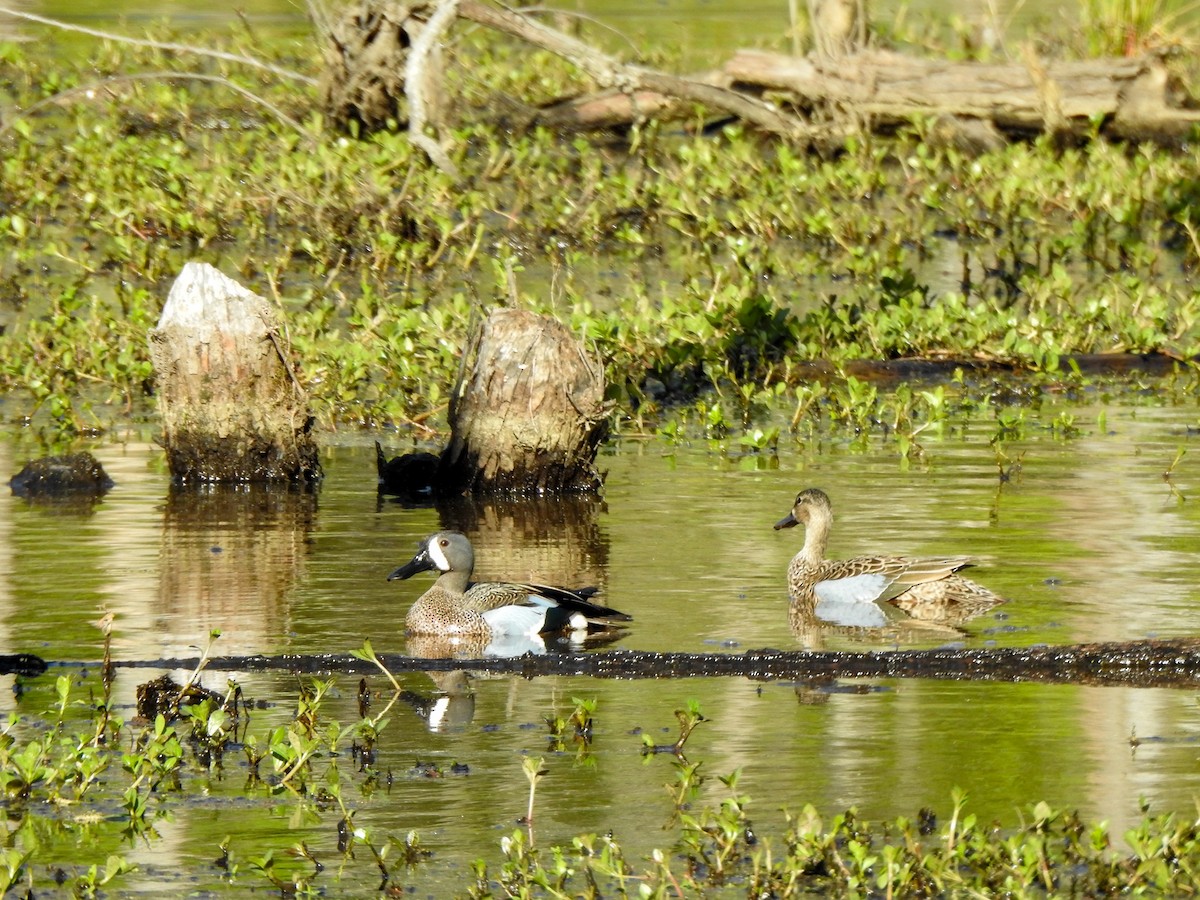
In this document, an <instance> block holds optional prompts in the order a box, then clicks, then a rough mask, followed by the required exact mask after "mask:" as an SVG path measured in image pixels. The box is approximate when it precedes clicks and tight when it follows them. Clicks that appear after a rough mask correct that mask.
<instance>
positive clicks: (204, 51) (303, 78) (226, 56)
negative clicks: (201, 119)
mask: <svg viewBox="0 0 1200 900" xmlns="http://www.w3.org/2000/svg"><path fill="white" fill-rule="evenodd" d="M0 13H7V14H8V15H10V16H16V17H17V18H18V19H26V20H28V21H30V22H37V23H38V24H39V25H49V26H51V27H53V28H60V29H62V30H63V31H75V32H78V33H80V34H86V35H88V36H90V37H94V38H100V39H101V40H105V41H119V42H120V43H124V44H133V45H134V46H136V47H150V48H152V49H155V50H167V51H170V52H172V53H191V54H194V55H196V56H211V57H212V58H214V59H223V60H225V61H226V62H233V63H240V64H241V65H245V66H251V67H253V68H256V69H263V70H264V71H267V72H271V73H272V74H275V75H280V76H282V77H284V78H290V79H292V80H294V81H300V82H303V83H304V84H312V85H315V84H316V83H317V81H316V79H315V78H309V77H308V76H307V75H301V74H300V73H299V72H293V71H291V70H290V69H284V68H282V67H280V66H276V65H272V64H271V63H265V62H263V61H262V60H258V59H254V58H253V57H250V56H241V55H239V54H237V53H226V52H224V51H223V50H210V49H208V48H207V47H192V46H189V45H187V44H170V43H162V42H160V41H151V40H146V39H144V38H134V37H126V36H125V35H123V34H114V33H112V32H111V31H99V30H97V29H95V28H85V27H84V26H82V25H72V24H70V23H68V22H60V21H59V20H57V19H49V18H47V17H46V16H39V15H37V14H36V13H31V12H25V11H23V10H19V9H13V8H12V7H8V6H0Z"/></svg>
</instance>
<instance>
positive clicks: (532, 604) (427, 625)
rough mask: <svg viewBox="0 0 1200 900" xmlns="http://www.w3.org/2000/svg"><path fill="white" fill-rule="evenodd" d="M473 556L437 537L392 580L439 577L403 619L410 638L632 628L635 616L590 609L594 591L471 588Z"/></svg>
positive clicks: (449, 537) (447, 536)
mask: <svg viewBox="0 0 1200 900" xmlns="http://www.w3.org/2000/svg"><path fill="white" fill-rule="evenodd" d="M474 568H475V551H474V550H473V549H472V548H471V542H470V541H469V540H467V537H466V535H463V534H459V533H458V532H457V531H439V532H438V533H437V534H434V535H431V536H430V537H427V538H426V539H425V540H423V541H421V543H420V544H419V545H418V549H417V555H416V556H414V557H413V558H412V559H411V560H409V561H408V562H407V563H405V564H404V565H402V566H401V567H400V568H398V569H396V571H394V572H392V574H391V575H389V576H388V581H395V580H396V579H398V578H411V577H412V576H413V575H416V574H417V573H418V572H425V571H428V570H430V569H436V570H437V571H439V572H441V575H440V576H438V580H437V581H435V582H434V583H433V587H431V588H430V589H429V590H427V591H426V592H425V593H424V594H422V595H421V596H420V597H418V598H417V600H416V602H415V603H413V605H412V608H411V609H409V611H408V615H407V616H406V617H405V620H404V624H405V627H406V628H407V630H408V633H409V634H410V635H437V636H442V635H453V636H461V637H474V638H498V637H504V636H510V635H514V636H515V635H538V634H547V633H551V632H556V631H584V630H587V629H591V628H605V627H610V626H611V625H612V624H613V623H615V622H628V621H630V620H631V619H632V616H627V615H625V613H622V612H617V611H616V610H615V609H609V608H608V607H607V606H600V605H599V604H596V603H591V602H590V601H589V600H588V599H587V598H588V597H590V596H591V595H592V594H593V593H595V589H594V588H584V589H583V590H579V591H572V590H567V589H566V588H559V587H550V586H548V585H544V584H509V583H506V582H497V581H491V582H486V581H485V582H480V583H478V584H474V583H472V582H471V572H472V570H473V569H474Z"/></svg>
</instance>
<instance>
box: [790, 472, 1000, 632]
mask: <svg viewBox="0 0 1200 900" xmlns="http://www.w3.org/2000/svg"><path fill="white" fill-rule="evenodd" d="M798 524H803V525H804V528H805V534H804V547H803V549H801V551H800V552H799V553H797V554H796V555H795V557H794V558H793V559H792V561H791V564H790V565H789V566H788V590H789V592H790V593H791V595H792V601H793V603H794V604H798V605H799V606H800V607H801V608H803V609H811V608H813V607H814V606H815V605H816V603H817V601H818V600H819V599H821V600H824V599H827V598H829V597H831V596H832V597H836V598H837V599H840V600H844V601H845V602H849V603H858V602H863V603H869V602H877V603H890V604H891V605H892V606H894V607H896V608H897V609H900V610H902V611H904V612H905V613H907V614H908V615H909V616H910V617H912V618H913V619H917V620H920V621H923V622H934V623H938V624H945V625H954V624H958V623H961V622H964V621H966V620H967V619H970V618H973V617H974V616H978V615H980V614H981V613H984V612H987V611H988V610H989V609H992V608H993V607H995V606H998V605H999V604H1001V603H1003V602H1004V598H1003V597H1000V596H999V595H997V594H995V593H993V592H992V591H989V590H988V589H987V588H985V587H982V586H980V585H978V584H976V583H975V582H973V581H970V580H968V579H966V578H964V577H962V576H961V575H959V574H958V572H959V570H960V569H963V568H965V567H967V566H969V565H972V563H971V559H970V557H967V556H947V557H903V556H857V557H854V558H853V559H844V560H827V559H825V548H826V547H827V545H828V542H829V530H830V527H831V526H832V524H833V506H832V504H831V503H830V502H829V497H828V495H827V494H826V493H825V492H824V491H822V490H820V489H818V488H807V489H805V490H803V491H801V492H800V493H799V494H798V495H797V496H796V502H795V503H794V504H793V506H792V511H791V512H790V513H789V514H788V515H787V516H785V517H784V518H783V519H781V520H780V521H779V522H777V523H776V525H775V528H776V530H778V529H781V528H791V527H792V526H794V525H798ZM818 585H820V587H819V588H818Z"/></svg>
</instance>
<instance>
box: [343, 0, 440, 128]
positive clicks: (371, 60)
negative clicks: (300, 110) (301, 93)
mask: <svg viewBox="0 0 1200 900" xmlns="http://www.w3.org/2000/svg"><path fill="white" fill-rule="evenodd" d="M430 10H431V5H430V4H426V3H422V2H415V3H404V2H392V0H363V2H362V3H359V4H357V5H355V6H352V7H350V8H348V9H347V10H346V11H345V12H344V13H343V14H342V15H341V16H340V17H339V18H336V19H330V20H329V21H328V22H327V23H325V24H324V30H325V32H326V33H325V34H324V35H323V36H324V38H325V68H324V70H323V71H322V73H321V80H320V92H321V106H322V108H323V109H324V110H325V114H326V115H327V116H329V117H330V119H331V120H332V121H334V122H337V123H338V124H339V125H341V126H342V127H343V128H348V127H350V126H351V124H354V125H356V126H357V127H358V129H359V130H361V131H363V132H367V131H377V130H379V129H383V128H388V127H393V128H394V127H403V126H405V125H407V124H408V120H409V111H408V100H407V98H408V95H407V94H406V79H407V78H408V77H410V76H413V75H417V76H418V83H417V84H415V85H414V86H413V88H412V90H413V92H414V94H415V96H416V97H417V98H418V106H419V107H420V108H419V110H417V111H416V118H417V119H418V122H417V124H418V127H420V126H423V125H424V124H425V123H426V122H428V123H430V124H432V125H434V126H436V125H438V124H440V123H441V122H442V121H443V120H444V118H445V116H446V107H447V104H446V92H445V87H444V85H443V77H442V73H443V68H444V60H443V57H442V53H441V50H440V49H439V47H438V46H437V45H436V44H434V43H430V42H428V41H427V42H426V43H424V44H421V45H419V48H418V49H419V50H420V52H419V53H418V55H417V60H416V61H415V62H414V64H413V66H412V67H411V68H410V66H409V54H410V51H411V49H412V48H413V45H414V44H415V43H417V42H418V41H419V40H420V38H421V35H422V33H423V31H424V29H425V28H426V26H427V25H428V20H429V15H430Z"/></svg>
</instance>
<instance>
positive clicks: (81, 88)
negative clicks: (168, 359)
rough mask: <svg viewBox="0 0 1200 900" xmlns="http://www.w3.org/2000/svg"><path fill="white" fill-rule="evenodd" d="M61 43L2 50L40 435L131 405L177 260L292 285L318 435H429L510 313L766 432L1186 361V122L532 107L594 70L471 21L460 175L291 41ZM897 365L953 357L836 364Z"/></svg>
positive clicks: (96, 425) (1190, 212)
mask: <svg viewBox="0 0 1200 900" xmlns="http://www.w3.org/2000/svg"><path fill="white" fill-rule="evenodd" d="M69 37H70V45H69V46H70V48H71V49H70V51H69V52H68V51H67V49H66V46H62V47H60V48H59V49H56V45H58V44H59V43H60V42H66V41H67V37H65V36H63V35H59V34H56V33H55V32H54V31H52V30H51V31H45V32H39V33H38V34H37V36H36V38H35V39H34V40H33V41H31V42H29V43H24V44H16V43H10V44H4V45H0V74H2V75H3V79H4V81H5V83H6V84H9V85H11V87H10V91H11V97H10V98H9V99H8V101H7V103H6V109H5V110H4V111H3V126H2V128H3V130H2V132H0V141H2V142H3V143H4V145H5V155H4V161H3V166H4V170H3V171H4V179H3V184H2V186H0V234H3V235H4V237H5V244H6V248H5V253H4V257H3V262H2V264H0V283H2V284H3V285H4V288H5V290H4V295H3V298H2V303H0V324H2V325H3V326H4V331H5V334H6V336H7V337H8V338H9V340H8V341H5V342H4V349H3V350H0V390H2V391H4V392H5V393H6V394H7V395H8V396H10V398H13V399H14V400H16V399H20V400H21V402H20V403H15V402H14V403H13V404H12V406H13V408H14V409H20V412H19V413H18V414H17V419H18V421H22V420H24V419H29V420H32V421H36V422H38V423H41V424H44V425H45V426H46V428H47V433H48V435H49V437H48V438H47V439H48V440H60V441H61V440H69V438H70V436H71V435H73V434H80V433H86V432H88V431H94V430H96V429H103V428H104V427H105V426H106V424H107V423H108V422H111V421H112V419H113V417H119V416H121V415H123V414H125V415H128V414H134V415H145V414H146V410H147V409H148V404H146V402H145V401H146V398H147V397H148V396H149V395H150V394H151V392H152V391H153V375H152V371H151V367H150V363H149V355H148V349H147V340H146V334H147V332H148V330H149V329H150V328H151V327H152V326H153V324H154V322H155V320H156V319H157V316H158V313H159V310H160V309H161V306H162V303H163V300H164V299H165V294H166V291H167V288H168V287H169V285H170V282H171V280H172V279H173V278H174V277H175V276H176V275H177V274H178V273H179V271H180V270H181V269H182V266H183V264H184V263H185V262H186V261H188V260H190V259H203V260H205V261H208V262H211V263H212V264H214V265H216V266H218V267H219V268H221V269H222V270H223V271H225V273H226V274H227V275H230V276H231V277H235V278H238V279H239V280H241V281H242V282H243V283H245V284H246V285H247V286H248V287H250V288H251V289H252V290H255V291H256V292H258V293H260V294H262V295H263V296H266V297H268V298H270V299H271V300H272V301H273V302H275V303H277V304H278V305H279V306H280V308H281V311H282V313H283V315H284V317H285V319H286V322H287V325H286V328H287V337H288V339H289V342H290V345H289V346H290V352H291V354H292V356H293V358H294V360H295V362H296V364H297V366H298V368H299V371H300V375H301V378H302V380H303V382H304V383H305V385H306V387H307V388H308V389H309V391H310V393H311V396H312V399H313V404H314V409H315V412H316V414H317V418H318V422H317V424H318V427H319V428H323V429H325V430H330V429H345V428H366V429H381V428H382V429H389V430H391V429H396V430H397V431H398V432H399V435H400V436H401V437H402V438H406V437H409V436H411V437H412V439H413V440H415V441H418V442H419V441H420V440H422V439H426V438H430V437H432V435H433V432H434V431H435V430H437V429H440V428H441V427H442V426H441V423H440V421H439V417H440V416H441V415H442V413H443V411H444V408H445V403H446V398H447V395H448V392H449V390H450V388H451V386H452V385H453V383H454V377H455V374H456V371H457V366H458V360H459V355H460V352H461V348H462V347H463V346H464V344H465V342H466V340H467V334H468V329H469V327H470V323H471V321H472V315H473V313H474V311H476V310H478V309H480V308H483V309H486V308H488V307H490V306H492V305H495V304H502V305H513V306H522V307H526V308H530V309H532V310H534V311H537V312H547V313H550V314H552V315H556V316H558V317H559V318H560V319H561V320H563V321H564V322H565V323H566V324H567V325H568V327H570V328H571V330H572V331H573V332H574V333H576V334H578V335H579V336H581V337H582V338H583V339H584V340H585V341H587V342H588V343H590V344H591V345H592V346H594V347H595V348H596V352H597V354H598V355H599V356H600V358H602V359H603V361H604V362H605V370H606V379H607V383H608V395H607V398H606V399H607V401H608V402H609V404H610V407H611V409H612V414H611V429H612V432H613V433H614V434H617V435H620V434H621V433H622V432H623V431H624V432H630V431H633V432H637V433H645V432H647V431H654V430H662V429H663V428H664V427H665V428H666V430H667V431H668V432H669V433H670V434H672V435H679V434H689V435H693V436H702V437H725V436H727V435H729V434H731V433H732V434H734V435H736V436H749V439H750V443H751V444H752V445H754V444H755V443H756V439H755V438H754V436H755V435H758V438H757V444H759V445H761V446H757V447H756V449H766V448H768V447H769V445H770V444H771V443H772V442H773V441H778V440H779V439H780V438H781V437H782V436H784V435H787V434H789V433H793V434H797V435H799V436H800V438H801V439H803V437H804V436H805V435H806V434H809V435H811V434H812V430H813V429H822V430H831V431H833V432H838V431H840V430H849V431H851V432H852V433H861V432H863V431H875V432H876V433H887V434H889V435H891V436H892V439H895V440H898V441H899V442H900V444H899V449H900V450H901V452H908V450H909V449H910V448H911V447H912V446H913V445H914V444H915V443H916V442H915V435H916V434H918V433H919V431H920V429H922V428H924V427H928V426H929V425H931V424H937V423H938V422H940V421H942V420H943V419H944V417H945V416H946V415H947V414H949V413H952V412H954V411H955V410H961V409H965V410H967V411H976V412H977V411H978V410H979V409H980V407H982V408H983V409H984V411H985V412H986V411H987V410H988V407H989V406H990V405H992V404H993V403H995V402H996V401H997V400H999V402H1000V403H1001V404H1002V403H1004V402H1005V400H1004V398H1005V397H1006V396H1008V395H1010V394H1011V393H1012V391H1013V389H1009V388H1006V387H1002V386H1001V385H1000V384H999V382H1000V381H1004V382H1011V376H1012V374H1013V373H1020V374H1022V375H1028V376H1029V377H1028V378H1023V379H1021V380H1020V384H1021V387H1018V388H1015V391H1016V393H1017V395H1018V396H1017V399H1018V400H1030V399H1032V398H1034V397H1036V396H1037V395H1038V394H1039V393H1040V392H1041V391H1042V390H1044V389H1050V390H1054V391H1056V392H1062V391H1064V390H1065V391H1070V390H1075V389H1079V388H1083V387H1086V386H1087V384H1089V383H1091V381H1090V379H1089V377H1088V376H1087V375H1085V374H1084V373H1082V372H1080V371H1079V370H1078V368H1077V367H1075V366H1073V365H1072V364H1071V361H1070V357H1071V356H1072V355H1075V354H1105V355H1113V357H1114V358H1116V357H1120V358H1121V359H1120V360H1119V362H1121V363H1124V362H1125V361H1127V360H1128V359H1129V358H1130V357H1131V356H1133V357H1137V356H1140V355H1146V356H1147V357H1148V358H1152V359H1153V360H1157V361H1159V362H1161V361H1163V360H1166V361H1169V362H1171V363H1176V364H1177V365H1171V366H1166V367H1164V366H1161V365H1159V366H1156V367H1154V368H1157V369H1158V370H1159V371H1160V372H1161V371H1162V370H1163V368H1167V369H1168V370H1173V371H1174V373H1175V374H1177V375H1180V376H1182V379H1183V381H1185V382H1186V383H1187V385H1189V386H1192V385H1194V384H1195V383H1196V379H1197V374H1196V373H1197V367H1196V365H1195V361H1194V360H1195V358H1196V356H1197V353H1200V299H1198V298H1197V296H1196V294H1195V292H1194V289H1193V287H1192V285H1191V277H1192V272H1193V269H1194V268H1195V266H1196V264H1197V261H1198V260H1200V234H1198V232H1197V226H1196V221H1195V219H1196V217H1197V215H1200V214H1198V213H1197V212H1196V195H1197V193H1198V192H1200V181H1198V180H1197V179H1196V177H1195V171H1196V170H1197V167H1198V166H1197V159H1196V156H1197V153H1198V152H1200V151H1198V150H1197V149H1196V147H1195V145H1193V144H1184V145H1182V146H1179V147H1174V148H1163V147H1159V146H1154V145H1149V144H1146V145H1133V144H1124V143H1122V144H1117V143H1110V142H1107V141H1103V140H1093V141H1085V142H1080V143H1078V144H1076V145H1072V146H1060V144H1059V143H1058V142H1056V141H1055V140H1053V139H1052V138H1049V137H1047V138H1043V139H1036V140H1033V141H1030V142H1026V143H1014V144H1009V145H1006V146H1004V147H1002V148H1000V149H998V150H995V151H991V152H986V153H983V154H981V155H972V154H967V153H964V152H963V151H960V150H958V149H956V148H955V147H953V146H942V145H940V144H939V143H938V142H937V141H936V140H934V139H933V134H932V129H933V123H929V124H928V126H927V127H914V128H912V129H909V130H905V131H902V132H901V133H899V134H897V135H896V136H895V137H894V138H890V139H883V138H880V137H877V136H873V135H870V134H869V133H864V134H862V135H861V136H860V137H859V138H856V139H851V140H850V141H848V143H847V145H846V147H845V149H844V150H843V151H839V152H836V153H830V154H826V155H822V154H820V153H816V152H809V151H805V150H803V149H797V148H794V147H793V146H791V145H789V144H788V143H787V142H786V141H783V140H780V139H777V138H773V137H768V136H764V135H761V134H755V133H752V132H750V131H748V130H747V129H745V128H744V127H742V126H727V127H721V126H720V124H719V123H710V122H708V121H707V120H706V119H704V118H703V116H702V115H700V114H699V112H697V115H696V118H694V119H693V120H691V121H688V122H684V123H682V124H676V123H659V122H656V121H649V122H647V123H645V124H644V125H641V126H635V127H633V128H632V129H628V130H625V131H623V132H620V133H609V134H608V135H607V136H604V135H600V136H596V135H588V136H583V135H580V134H571V133H566V132H561V133H555V132H551V131H549V130H547V129H544V128H534V129H531V130H520V129H515V128H513V127H510V122H509V120H508V119H507V118H506V116H505V113H504V111H503V110H502V109H497V108H496V99H495V98H496V96H497V95H496V94H495V93H494V92H493V90H492V89H491V87H492V86H496V85H499V86H501V87H502V88H503V90H504V92H505V94H507V95H510V96H514V97H521V98H523V102H526V103H538V102H549V101H550V100H551V99H552V98H553V97H556V96H562V95H564V94H570V93H571V92H572V91H578V90H581V89H582V88H583V85H581V83H580V76H579V75H578V74H577V73H575V72H573V71H572V70H571V69H570V67H569V66H567V65H566V64H565V63H564V62H563V61H562V60H560V59H558V58H557V57H554V56H552V55H550V54H547V53H544V52H541V51H535V52H525V51H523V50H522V48H521V47H520V46H519V45H517V44H516V43H514V42H512V41H505V40H502V39H498V38H496V37H495V36H488V35H486V34H481V33H480V32H472V33H469V34H466V35H463V36H461V37H457V38H456V39H455V41H454V42H453V43H452V45H451V46H452V50H453V53H454V54H455V56H456V57H457V58H460V59H469V60H470V61H471V67H470V68H469V71H466V69H467V67H466V66H461V65H460V66H449V67H448V68H447V78H449V79H452V80H451V82H450V83H449V84H448V91H449V93H451V94H452V95H453V96H455V97H457V98H458V103H459V110H458V119H459V121H460V122H462V123H463V124H461V125H460V126H458V127H457V128H456V130H455V131H454V133H453V136H452V140H451V141H449V146H450V150H449V152H450V153H451V154H452V155H453V157H454V158H453V163H454V167H455V169H456V171H457V172H458V173H459V177H458V178H457V179H455V178H452V177H450V176H449V175H448V174H446V173H445V172H443V171H442V170H440V169H439V168H438V167H437V166H435V165H433V164H431V163H430V162H429V161H428V160H427V159H426V158H425V156H424V155H423V154H422V153H421V152H420V151H419V150H414V148H413V147H412V145H411V144H410V142H409V140H408V138H407V136H406V135H405V134H403V133H398V132H395V131H380V132H376V133H374V134H372V135H370V136H369V137H365V138H352V137H348V136H344V135H338V134H336V133H333V132H331V131H330V130H329V129H328V128H327V123H325V122H324V121H323V120H322V119H321V117H320V115H319V114H318V113H317V112H316V111H315V109H314V98H313V96H312V94H311V89H310V88H309V87H307V86H306V85H305V84H304V83H301V84H299V85H298V84H296V83H294V82H292V81H290V80H288V79H284V78H281V77H280V76H278V75H277V74H276V70H290V69H301V70H304V69H305V68H306V67H307V69H308V73H307V74H304V73H303V72H302V74H303V77H304V78H305V79H312V78H315V77H316V74H317V73H315V72H313V71H312V69H313V66H314V63H313V59H314V58H315V57H318V56H319V54H317V53H315V52H314V48H313V47H305V46H303V45H302V43H301V42H291V43H287V42H285V43H282V44H281V45H278V46H271V45H269V44H262V43H258V44H255V45H254V49H255V51H256V53H257V55H260V56H261V55H262V54H263V53H267V54H270V55H269V56H268V57H267V58H268V61H269V62H270V63H271V65H272V66H273V69H270V70H269V69H262V68H259V69H247V68H246V67H245V66H240V65H238V64H237V63H235V62H231V61H229V60H228V59H225V58H214V57H201V58H200V59H199V61H197V60H196V59H194V58H191V57H187V56H186V55H185V54H181V53H179V52H177V51H176V50H164V49H160V48H159V47H158V46H156V45H151V46H140V45H128V44H124V43H116V42H111V41H97V40H85V39H82V38H78V37H77V36H74V35H71V36H69ZM156 37H158V38H160V39H161V40H164V41H167V40H169V39H170V38H171V37H172V36H171V35H170V34H162V35H156ZM250 40H251V35H250V34H249V33H248V32H245V31H242V32H235V33H233V34H231V35H223V36H214V37H213V42H214V43H216V44H218V45H222V46H223V44H222V43H221V42H222V41H223V42H225V44H227V45H228V46H229V47H230V48H231V50H233V51H239V52H240V51H241V50H242V49H243V48H244V47H245V46H246V45H247V44H248V42H249V41H250ZM1164 40H1165V39H1164ZM1064 52H1065V51H1064ZM196 69H199V70H200V71H199V72H197V71H194V70H196ZM193 75H200V76H202V77H203V79H206V80H202V81H196V80H194V78H193V77H192V76H193ZM453 79H459V80H453ZM230 85H236V86H237V89H236V90H230V89H229V86H230ZM484 85H488V86H489V89H488V90H485V89H484V87H483V86H484ZM249 94H252V95H254V96H255V97H256V98H258V99H259V100H260V101H261V102H255V103H251V102H248V101H247V100H246V96H247V95H249ZM485 103H487V104H490V105H488V106H484V104H485ZM264 104H267V105H266V106H264ZM275 112H278V113H281V114H282V115H276V114H274V113H275ZM296 124H299V125H300V126H301V127H300V129H299V130H297V127H296ZM900 359H920V360H935V361H940V362H941V363H942V364H943V365H946V363H947V361H949V363H955V362H957V363H961V374H960V375H958V376H957V377H955V376H954V366H953V365H948V366H947V367H946V370H947V371H948V372H949V373H950V374H951V377H950V378H948V379H947V378H935V379H933V382H934V383H935V384H936V385H937V387H936V388H935V389H934V390H912V389H911V388H909V387H908V386H907V385H906V384H905V383H904V380H903V379H901V383H900V386H899V387H898V388H895V385H894V380H893V379H889V380H888V381H885V382H883V383H882V384H881V385H880V389H879V390H877V389H876V384H875V383H874V382H873V381H871V380H866V379H863V378H861V377H855V376H847V375H846V370H847V367H849V366H852V365H854V364H860V363H861V362H862V361H868V362H869V361H876V362H878V361H884V362H887V361H894V360H900ZM814 364H815V365H817V366H819V367H820V369H821V370H822V371H823V372H824V373H825V374H824V376H823V377H821V378H814V377H813V367H814ZM924 386H926V385H922V387H924ZM906 391H907V392H906ZM764 436H765V437H764Z"/></svg>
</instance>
